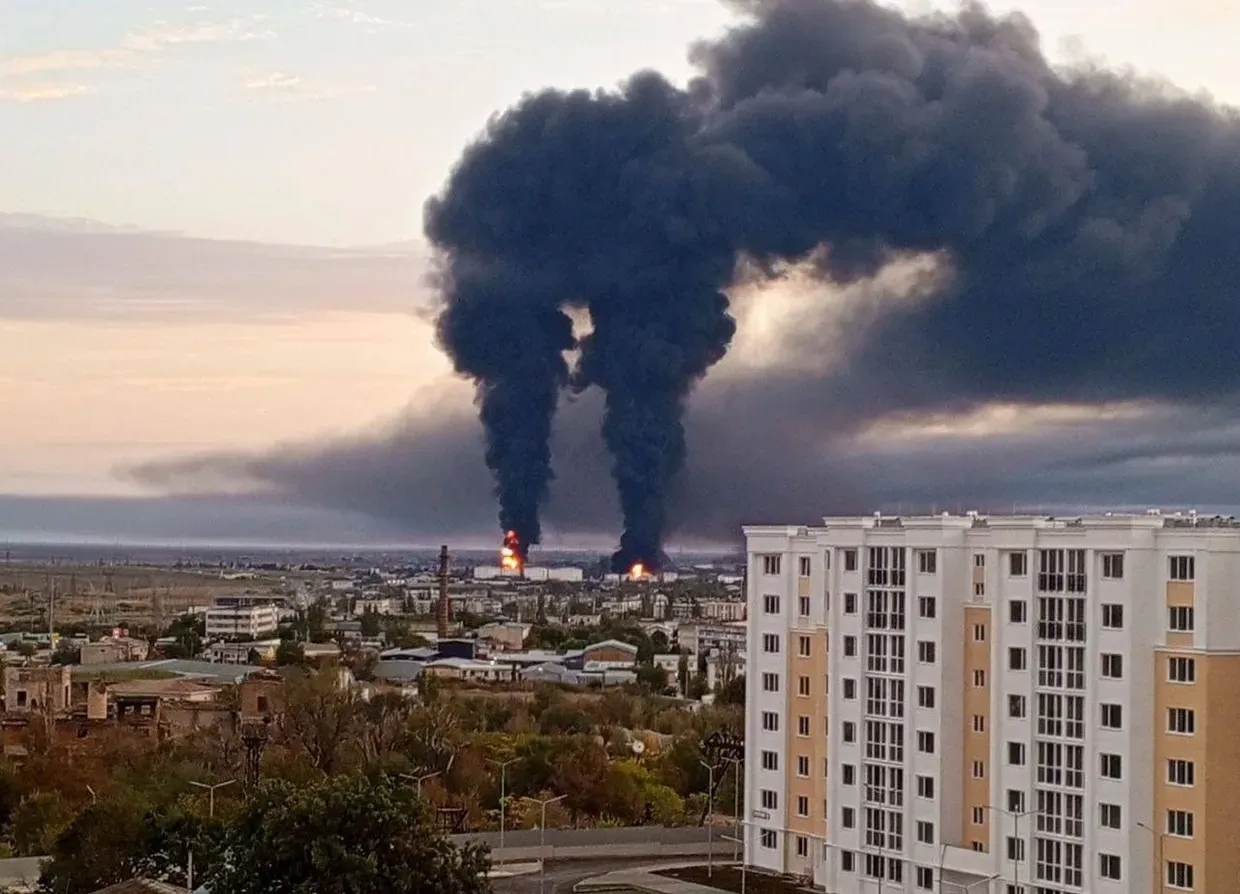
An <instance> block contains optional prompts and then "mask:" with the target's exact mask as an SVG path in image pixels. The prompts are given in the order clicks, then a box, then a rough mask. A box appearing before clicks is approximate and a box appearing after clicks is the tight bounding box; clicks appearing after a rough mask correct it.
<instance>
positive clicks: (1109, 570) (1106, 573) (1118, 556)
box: [1102, 553, 1124, 580]
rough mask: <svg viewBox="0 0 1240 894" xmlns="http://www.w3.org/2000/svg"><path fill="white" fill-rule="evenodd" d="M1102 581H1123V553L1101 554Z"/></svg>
mask: <svg viewBox="0 0 1240 894" xmlns="http://www.w3.org/2000/svg"><path fill="white" fill-rule="evenodd" d="M1102 579H1103V580H1123V579H1124V554H1123V553H1103V554H1102Z"/></svg>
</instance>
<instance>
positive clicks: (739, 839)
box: [723, 820, 749, 894]
mask: <svg viewBox="0 0 1240 894" xmlns="http://www.w3.org/2000/svg"><path fill="white" fill-rule="evenodd" d="M737 822H738V823H739V825H740V829H741V834H740V835H737V836H730V835H725V836H723V840H724V841H731V842H733V843H735V844H739V845H740V847H741V891H740V894H745V879H746V876H747V875H748V872H747V870H748V868H749V860H748V859H747V858H746V856H745V837H746V836H745V827H746V826H748V825H749V822H748V820H738V821H737Z"/></svg>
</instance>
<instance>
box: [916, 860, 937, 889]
mask: <svg viewBox="0 0 1240 894" xmlns="http://www.w3.org/2000/svg"><path fill="white" fill-rule="evenodd" d="M917 890H919V891H933V890H934V870H933V869H931V868H930V867H929V866H918V867H917Z"/></svg>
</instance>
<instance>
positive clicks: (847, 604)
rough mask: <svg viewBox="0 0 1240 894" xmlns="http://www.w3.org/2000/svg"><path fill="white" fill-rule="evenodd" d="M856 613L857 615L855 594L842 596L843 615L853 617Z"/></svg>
mask: <svg viewBox="0 0 1240 894" xmlns="http://www.w3.org/2000/svg"><path fill="white" fill-rule="evenodd" d="M856 613H857V594H856V593H845V594H844V614H846V615H855V614H856Z"/></svg>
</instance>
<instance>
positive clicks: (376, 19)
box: [314, 3, 413, 30]
mask: <svg viewBox="0 0 1240 894" xmlns="http://www.w3.org/2000/svg"><path fill="white" fill-rule="evenodd" d="M314 14H315V15H316V16H317V17H318V18H320V19H335V20H336V21H339V22H346V23H348V24H350V25H362V26H366V27H368V28H370V29H372V30H378V29H387V28H411V27H413V23H412V22H401V21H397V20H396V19H386V18H383V17H382V16H377V15H373V14H371V13H368V12H365V11H364V10H361V9H357V8H356V7H352V6H332V5H330V4H326V3H318V4H315V6H314Z"/></svg>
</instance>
